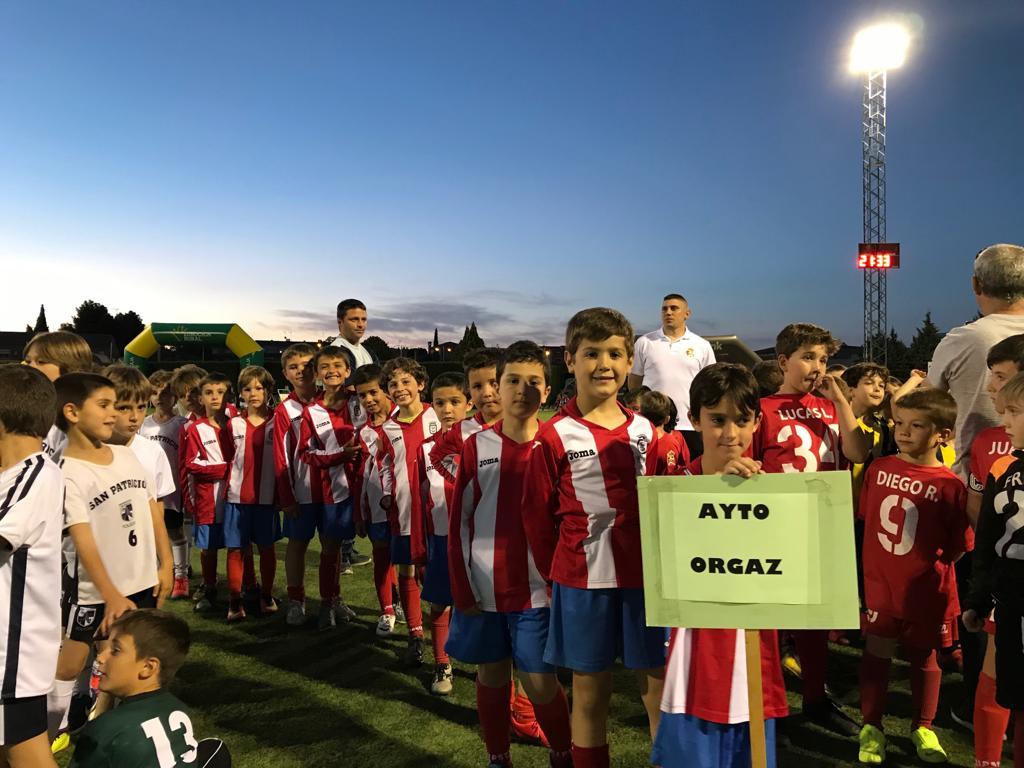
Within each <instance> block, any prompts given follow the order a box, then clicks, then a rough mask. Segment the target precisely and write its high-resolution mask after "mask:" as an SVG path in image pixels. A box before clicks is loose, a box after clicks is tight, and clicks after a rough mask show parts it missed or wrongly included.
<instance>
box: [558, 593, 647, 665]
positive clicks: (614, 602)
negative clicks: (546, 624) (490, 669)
mask: <svg viewBox="0 0 1024 768" xmlns="http://www.w3.org/2000/svg"><path fill="white" fill-rule="evenodd" d="M617 658H621V659H622V663H623V664H625V666H626V667H627V668H629V669H656V668H658V667H664V666H665V630H664V628H663V627H648V626H647V615H646V613H645V611H644V591H643V590H642V589H622V588H609V589H576V588H574V587H567V586H565V585H564V584H558V583H555V584H554V585H553V586H552V592H551V631H550V632H549V633H548V643H547V647H546V648H545V649H544V661H546V662H547V663H548V664H553V665H555V666H556V667H565V668H566V669H572V670H576V671H577V672H603V671H604V670H606V669H610V668H611V667H612V666H613V665H614V664H615V660H616V659H617Z"/></svg>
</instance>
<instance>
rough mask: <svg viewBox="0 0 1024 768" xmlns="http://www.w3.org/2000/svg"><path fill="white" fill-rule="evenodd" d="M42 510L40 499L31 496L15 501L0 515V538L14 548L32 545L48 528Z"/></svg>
mask: <svg viewBox="0 0 1024 768" xmlns="http://www.w3.org/2000/svg"><path fill="white" fill-rule="evenodd" d="M42 512H43V510H42V509H40V507H39V501H38V500H37V499H34V498H32V497H31V496H29V497H26V498H23V499H19V500H18V501H16V502H14V504H13V505H12V506H10V507H8V509H7V512H6V514H5V515H4V516H3V517H0V539H3V540H4V541H6V542H7V543H8V544H9V545H10V548H11V549H12V550H15V549H20V548H21V547H31V546H32V545H34V544H35V543H36V542H37V541H39V539H40V537H41V536H42V535H43V531H45V530H46V520H45V518H44V517H43V515H42V514H41V513H42Z"/></svg>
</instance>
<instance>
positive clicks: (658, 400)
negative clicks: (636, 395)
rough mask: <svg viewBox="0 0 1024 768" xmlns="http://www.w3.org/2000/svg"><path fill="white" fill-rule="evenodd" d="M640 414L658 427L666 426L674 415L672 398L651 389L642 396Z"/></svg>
mask: <svg viewBox="0 0 1024 768" xmlns="http://www.w3.org/2000/svg"><path fill="white" fill-rule="evenodd" d="M640 415H641V416H643V417H644V418H645V419H647V420H648V421H649V422H651V424H653V425H654V426H656V427H664V426H665V425H666V424H667V423H668V420H669V417H670V416H671V415H672V398H670V397H669V396H668V395H666V394H665V393H663V392H658V391H656V390H653V389H652V390H651V391H650V392H645V393H644V395H643V396H642V397H641V398H640Z"/></svg>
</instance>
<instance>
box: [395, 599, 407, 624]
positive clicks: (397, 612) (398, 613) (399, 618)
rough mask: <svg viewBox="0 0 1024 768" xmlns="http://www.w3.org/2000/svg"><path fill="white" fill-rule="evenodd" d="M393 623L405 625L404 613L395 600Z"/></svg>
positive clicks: (400, 605)
mask: <svg viewBox="0 0 1024 768" xmlns="http://www.w3.org/2000/svg"><path fill="white" fill-rule="evenodd" d="M395 621H396V622H398V623H399V624H405V623H406V621H405V611H404V610H403V609H402V604H401V603H399V602H398V601H397V600H396V601H395Z"/></svg>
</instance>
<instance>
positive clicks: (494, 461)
mask: <svg viewBox="0 0 1024 768" xmlns="http://www.w3.org/2000/svg"><path fill="white" fill-rule="evenodd" d="M497 463H498V457H497V456H494V457H492V458H490V459H480V463H479V464H478V465H477V466H480V467H486V466H489V465H491V464H497Z"/></svg>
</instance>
